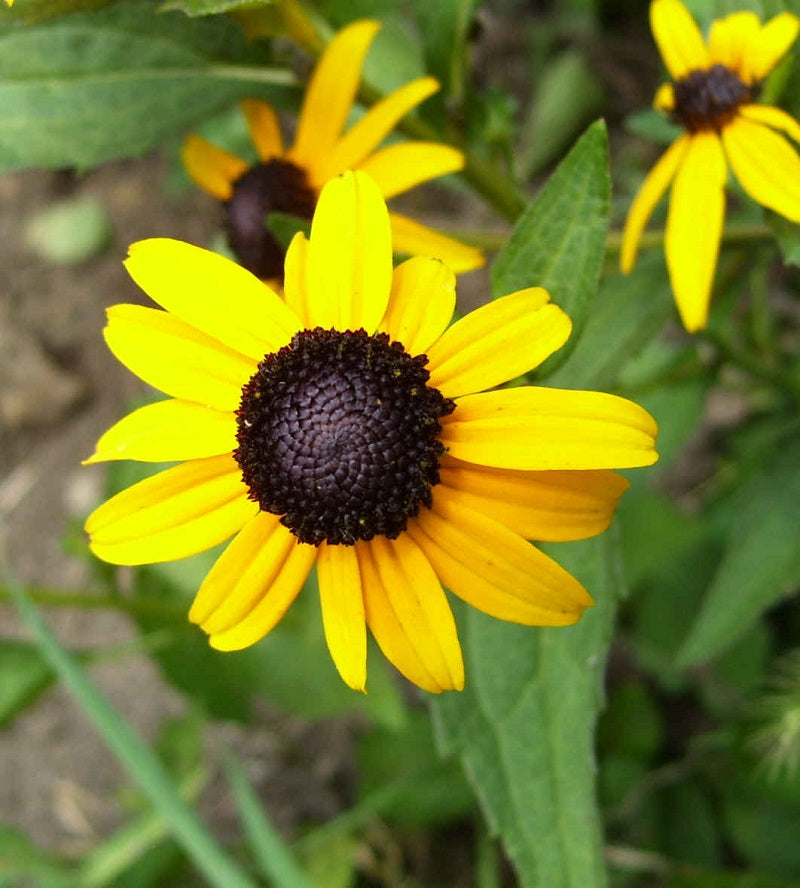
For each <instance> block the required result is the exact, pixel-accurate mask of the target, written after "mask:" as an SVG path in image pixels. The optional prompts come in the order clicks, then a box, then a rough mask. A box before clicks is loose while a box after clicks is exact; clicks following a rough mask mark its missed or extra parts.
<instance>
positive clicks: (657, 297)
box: [547, 251, 675, 390]
mask: <svg viewBox="0 0 800 888" xmlns="http://www.w3.org/2000/svg"><path fill="white" fill-rule="evenodd" d="M674 310H675V309H674V306H673V302H672V293H671V290H670V286H669V280H668V278H667V273H666V268H665V266H664V259H663V257H662V256H661V255H660V254H658V253H656V252H655V251H654V252H652V253H649V254H648V255H645V256H642V257H641V258H640V259H639V262H638V263H637V265H636V268H635V269H634V270H633V271H632V272H631V273H630V274H629V275H622V274H614V275H611V276H610V277H608V278H606V279H605V280H604V281H603V283H602V284H601V286H600V290H599V291H598V293H597V297H596V298H595V300H594V304H593V305H592V311H591V313H590V314H589V317H588V319H587V321H586V326H585V327H584V328H583V332H582V333H581V335H580V338H579V339H577V341H576V343H575V347H574V349H573V350H572V352H571V353H570V355H569V357H568V358H567V359H566V360H565V361H564V363H563V364H562V365H561V366H560V367H559V368H558V369H557V370H555V372H554V373H553V374H552V375H550V376H549V377H548V379H547V384H548V385H553V386H557V387H560V388H591V389H598V390H599V389H608V388H612V387H613V386H614V385H615V384H616V382H617V378H618V376H619V374H620V371H621V370H622V368H623V367H624V366H625V365H626V364H627V363H628V362H629V361H630V360H631V358H632V357H635V356H636V355H637V354H638V353H639V352H640V351H641V350H642V349H643V348H644V347H645V346H646V345H647V343H648V342H650V341H651V340H652V339H653V338H654V337H655V336H657V335H658V333H659V332H660V331H661V329H662V328H663V326H664V323H665V321H666V320H667V318H669V317H671V316H672V314H673V312H674ZM572 336H573V338H576V334H575V333H573V334H572Z"/></svg>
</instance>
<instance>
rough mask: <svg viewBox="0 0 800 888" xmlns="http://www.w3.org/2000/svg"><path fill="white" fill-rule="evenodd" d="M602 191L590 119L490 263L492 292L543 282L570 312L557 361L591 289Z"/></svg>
mask: <svg viewBox="0 0 800 888" xmlns="http://www.w3.org/2000/svg"><path fill="white" fill-rule="evenodd" d="M609 194H610V181H609V175H608V144H607V136H606V128H605V124H604V123H603V121H597V122H596V123H593V124H592V125H591V126H590V127H589V129H588V130H586V132H585V133H584V134H583V136H581V138H580V139H579V140H578V142H577V143H576V145H575V147H574V148H573V149H572V150H571V151H570V153H569V154H568V155H567V157H566V158H565V159H564V160H563V161H562V162H561V164H560V165H559V166H558V168H557V169H556V171H555V172H554V173H553V175H552V176H551V177H550V179H549V180H548V182H547V184H546V185H545V186H544V188H543V189H542V190H541V191H540V192H539V194H538V195H537V197H536V198H535V199H534V200H533V201H532V202H531V203H530V204H529V205H528V208H527V209H526V210H525V212H524V213H523V214H522V216H521V218H520V219H519V221H518V222H517V224H516V226H515V227H514V230H513V231H512V233H511V236H510V237H509V239H508V241H507V242H506V245H505V247H504V248H503V249H502V251H501V252H500V253H499V254H498V256H497V259H495V262H494V265H493V266H492V293H493V295H494V296H495V297H497V296H502V295H504V294H506V293H513V292H514V291H515V290H521V289H523V288H525V287H545V288H546V289H547V290H548V291H549V292H550V296H551V298H552V300H553V302H554V303H555V304H556V305H559V306H560V307H561V308H563V309H564V311H565V312H566V313H567V314H568V315H569V316H570V318H571V319H572V324H573V333H572V337H571V338H570V342H569V343H567V345H566V346H565V347H564V348H562V349H561V350H560V351H559V352H558V354H557V356H556V360H557V362H558V363H561V362H562V361H564V360H565V358H566V357H567V354H568V352H569V350H570V349H571V348H572V346H574V344H575V343H576V342H577V340H578V338H579V337H580V333H581V330H582V328H583V325H584V324H585V322H586V319H587V315H588V312H589V308H590V306H591V304H592V300H593V298H594V294H595V291H596V290H597V282H598V280H599V278H600V271H601V269H602V265H603V258H604V256H605V246H606V230H607V228H608V206H609ZM552 362H553V359H552V358H551V359H550V363H552ZM550 369H551V370H552V369H553V368H552V366H551V368H550Z"/></svg>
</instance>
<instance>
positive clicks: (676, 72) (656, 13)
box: [650, 0, 708, 80]
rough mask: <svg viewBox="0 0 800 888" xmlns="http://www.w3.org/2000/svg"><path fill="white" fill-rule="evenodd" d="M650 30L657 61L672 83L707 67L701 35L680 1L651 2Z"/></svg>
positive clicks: (706, 52)
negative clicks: (661, 64)
mask: <svg viewBox="0 0 800 888" xmlns="http://www.w3.org/2000/svg"><path fill="white" fill-rule="evenodd" d="M650 27H651V29H652V31H653V37H654V38H655V41H656V43H657V44H658V50H659V52H660V53H661V58H662V59H663V60H664V64H665V65H666V66H667V70H668V71H669V73H670V75H671V76H672V78H673V79H674V80H679V79H680V78H681V77H683V76H685V75H686V74H688V73H689V71H693V70H695V69H696V68H706V67H708V51H707V50H706V45H705V42H704V41H703V35H702V34H701V33H700V29H699V28H698V27H697V23H696V22H695V20H694V19H693V18H692V16H691V14H690V13H689V10H688V9H687V8H686V7H685V6H684V5H683V3H681V2H680V0H653V2H652V3H651V4H650Z"/></svg>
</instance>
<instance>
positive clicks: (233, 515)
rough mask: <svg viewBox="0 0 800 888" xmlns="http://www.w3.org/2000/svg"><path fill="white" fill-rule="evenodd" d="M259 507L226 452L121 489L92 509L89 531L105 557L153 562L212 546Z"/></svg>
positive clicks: (93, 544)
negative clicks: (223, 454)
mask: <svg viewBox="0 0 800 888" xmlns="http://www.w3.org/2000/svg"><path fill="white" fill-rule="evenodd" d="M257 511H258V506H257V505H256V504H255V503H254V502H252V501H251V500H249V499H248V498H247V488H246V487H245V485H244V484H243V483H242V473H241V470H240V469H239V466H238V465H237V464H236V462H235V461H234V460H233V457H232V456H230V455H229V454H226V455H225V456H212V457H209V458H208V459H196V460H191V461H189V462H185V463H182V464H181V465H179V466H174V467H173V468H171V469H167V470H166V471H164V472H159V474H157V475H154V476H153V477H152V478H147V479H145V480H144V481H140V482H139V483H138V484H134V485H133V487H129V488H127V490H123V491H122V492H121V493H118V494H117V495H116V496H113V497H112V498H111V499H110V500H108V501H107V502H105V503H103V505H102V506H99V507H98V508H97V509H95V511H94V512H92V514H91V515H90V516H89V517H88V518H87V519H86V532H87V533H88V534H89V536H90V537H91V542H90V546H91V549H92V551H93V552H94V553H95V555H97V556H98V557H99V558H102V559H103V560H104V561H110V562H111V563H112V564H151V563H153V562H155V561H173V560H174V559H176V558H186V557H187V556H188V555H195V554H197V553H198V552H203V551H204V550H205V549H210V548H211V547H212V546H216V545H217V543H221V542H222V541H223V540H226V539H228V537H230V536H233V534H234V533H236V532H237V531H238V530H239V529H240V528H241V527H243V526H244V524H245V523H246V522H247V521H248V520H249V519H250V518H252V517H253V515H254V514H255V513H256V512H257Z"/></svg>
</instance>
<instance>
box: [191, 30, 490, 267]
mask: <svg viewBox="0 0 800 888" xmlns="http://www.w3.org/2000/svg"><path fill="white" fill-rule="evenodd" d="M379 28H380V25H379V23H378V22H374V21H368V20H365V21H358V22H354V23H353V24H351V25H348V26H347V27H346V28H344V29H342V30H341V31H340V32H339V33H338V34H337V35H336V37H334V39H333V40H332V41H331V42H330V44H329V45H328V47H327V49H326V50H325V52H324V53H323V55H322V57H321V58H320V60H319V63H318V64H317V66H316V68H315V70H314V73H313V75H312V77H311V80H310V82H309V85H308V89H307V91H306V94H305V98H304V100H303V106H302V108H301V111H300V117H299V120H298V122H297V133H296V135H295V138H294V142H293V144H292V146H291V147H290V148H288V149H286V150H285V149H284V146H283V140H282V136H281V129H280V125H279V123H278V119H277V116H276V114H275V112H274V111H273V109H272V108H271V107H270V106H269V105H267V104H266V103H265V102H262V101H259V100H256V99H247V100H245V101H243V102H242V103H241V109H242V111H243V113H244V115H245V119H246V120H247V125H248V128H249V131H250V136H251V139H252V142H253V145H254V147H255V149H256V153H257V155H258V158H259V160H258V162H257V163H256V164H255V165H253V166H249V165H248V164H247V163H246V161H244V160H242V159H241V158H240V157H237V156H236V155H234V154H231V153H230V152H228V151H223V150H222V149H221V148H218V147H216V146H214V145H212V144H211V143H210V142H208V141H206V140H205V139H203V138H202V137H200V136H198V135H195V134H193V135H190V136H189V137H188V139H187V140H186V142H185V143H184V146H183V162H184V165H185V167H186V170H187V171H188V173H189V175H190V176H191V177H192V179H194V181H195V182H196V183H197V184H198V185H199V186H200V187H201V188H203V189H204V190H205V191H207V192H208V193H209V194H211V195H213V196H214V197H216V198H217V199H218V200H220V201H222V202H223V204H224V207H225V214H226V230H227V233H228V241H229V244H230V247H231V249H232V250H233V252H234V254H235V255H236V257H237V258H238V260H239V262H240V263H241V264H242V265H243V266H244V267H245V268H247V269H248V270H249V271H252V272H253V273H254V274H256V275H258V277H260V278H263V279H264V280H279V279H280V276H281V275H282V273H283V261H284V251H283V249H282V247H281V246H280V244H279V243H278V242H277V240H276V239H275V237H274V236H273V235H272V233H271V232H270V230H269V228H268V227H267V215H268V214H269V213H271V212H280V213H290V214H292V215H294V216H299V217H300V218H304V219H311V217H312V215H313V213H314V207H315V205H316V202H317V198H318V196H319V192H320V190H321V188H322V186H323V185H324V184H325V183H326V182H327V181H328V180H329V179H331V178H333V177H334V176H338V175H339V174H340V173H343V172H344V171H345V170H348V169H360V170H364V171H365V172H367V173H369V175H370V176H372V178H373V179H374V180H375V181H376V182H377V183H378V186H379V187H380V189H381V192H382V193H383V196H384V197H385V198H387V199H388V198H390V197H393V196H394V195H396V194H401V193H403V192H405V191H408V190H409V189H411V188H413V187H414V186H415V185H419V184H420V183H421V182H426V181H428V180H429V179H434V178H436V177H437V176H443V175H445V174H446V173H453V172H456V171H458V170H460V169H462V168H463V166H464V155H463V154H462V152H460V151H458V150H456V149H455V148H452V147H450V146H449V145H441V144H438V143H431V142H418V141H414V142H401V143H395V144H392V145H389V146H388V147H384V148H381V149H379V150H376V149H378V146H379V145H380V144H381V142H383V140H384V139H385V138H386V136H387V135H388V134H389V133H390V132H391V130H392V128H393V127H394V126H395V124H396V123H397V122H398V121H399V120H400V119H401V118H402V117H403V116H404V115H405V114H407V113H408V112H409V111H410V110H411V109H412V108H414V107H416V106H417V105H419V104H420V102H422V101H423V100H424V99H426V98H428V96H430V95H431V94H432V93H434V92H436V90H437V89H438V88H439V84H438V83H437V81H436V80H435V79H434V78H433V77H422V78H420V79H418V80H414V81H412V82H411V83H408V84H406V85H405V86H404V87H402V88H400V89H398V90H396V91H395V92H393V93H391V94H390V95H389V96H387V97H386V98H384V99H383V100H382V101H380V102H378V103H377V104H376V105H374V106H373V107H372V108H370V109H369V111H367V112H366V114H364V116H363V117H362V118H361V119H360V120H358V121H357V122H356V123H355V124H353V126H351V127H350V128H349V129H347V130H346V131H344V130H345V125H346V123H347V119H348V116H349V114H350V112H351V110H352V106H353V102H354V100H355V96H356V92H357V90H358V85H359V82H360V80H361V69H362V67H363V64H364V58H365V56H366V54H367V50H368V49H369V47H370V44H371V43H372V40H373V38H374V37H375V35H376V33H377V32H378V30H379ZM390 219H391V225H392V238H393V242H394V247H395V250H396V251H397V252H398V253H406V254H409V255H416V254H420V253H424V254H425V255H429V256H438V257H439V258H440V259H442V260H443V261H444V262H446V263H447V264H448V265H449V266H450V267H451V268H452V269H453V270H454V271H456V272H462V271H470V270H471V269H474V268H478V267H480V266H481V265H483V263H484V257H483V254H482V253H481V251H480V250H477V249H475V248H473V247H470V246H467V245H466V244H462V243H460V242H459V241H456V240H454V239H453V238H450V237H447V236H445V235H443V234H440V233H438V232H435V231H433V230H432V229H430V228H428V227H426V226H424V225H421V224H420V223H419V222H416V221H414V220H412V219H409V218H407V217H406V216H401V215H399V214H398V213H392V214H391V215H390Z"/></svg>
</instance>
